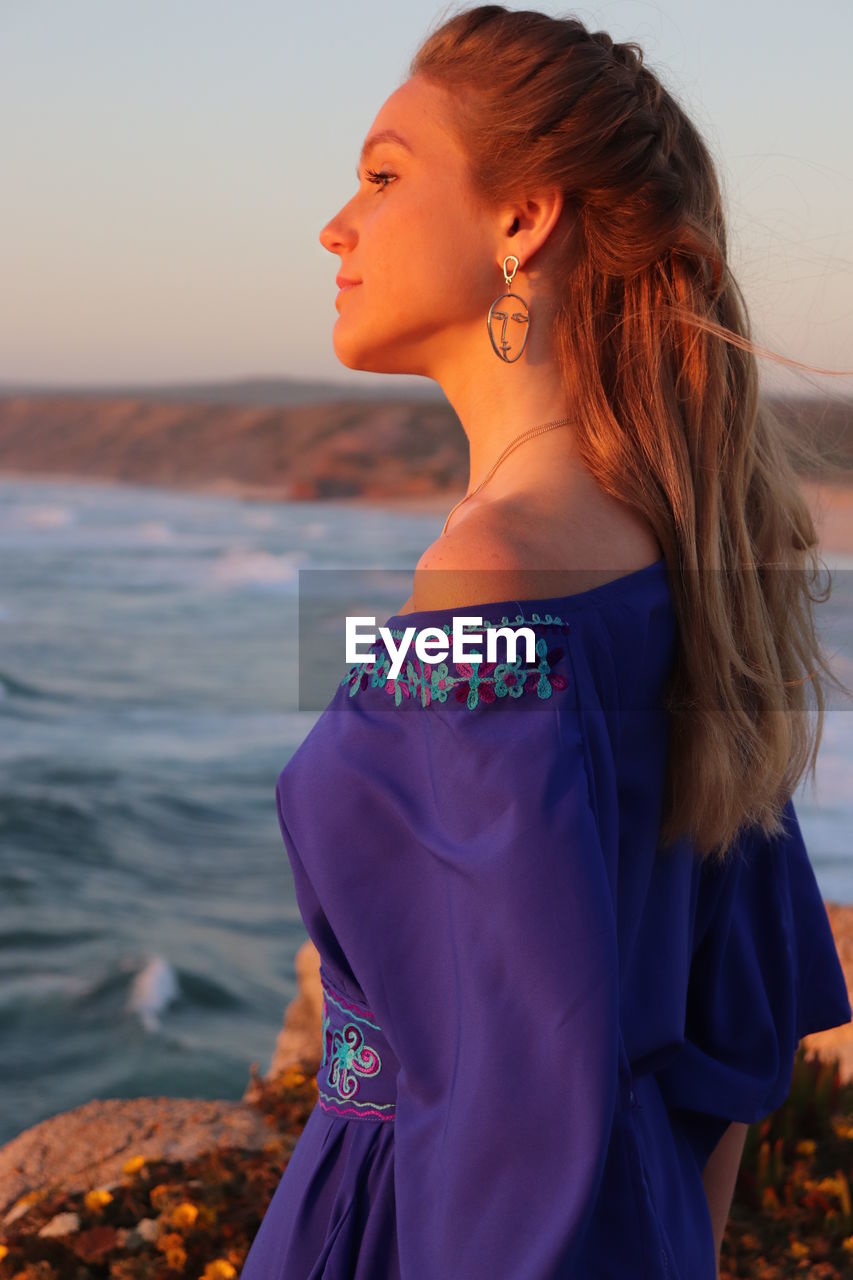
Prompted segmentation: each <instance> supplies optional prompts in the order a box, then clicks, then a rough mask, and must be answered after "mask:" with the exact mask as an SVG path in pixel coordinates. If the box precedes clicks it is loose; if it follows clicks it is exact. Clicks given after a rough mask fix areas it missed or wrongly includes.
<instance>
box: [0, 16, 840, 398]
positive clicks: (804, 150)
mask: <svg viewBox="0 0 853 1280" xmlns="http://www.w3.org/2000/svg"><path fill="white" fill-rule="evenodd" d="M457 7H462V6H461V5H458V6H457V5H448V4H444V3H442V4H434V3H432V0H423V2H419V3H418V4H412V3H408V4H405V3H401V2H400V0H360V2H359V4H358V5H352V4H346V5H345V4H344V3H331V2H330V0H309V2H308V3H305V2H304V0H232V2H231V3H224V2H223V0H144V3H140V2H137V0H122V3H116V0H74V3H73V4H69V3H68V2H67V0H0V147H2V156H3V194H2V201H0V227H2V235H0V281H2V296H3V300H4V304H5V305H3V306H2V307H0V383H3V382H6V383H10V382H29V383H40V384H42V383H43V384H55V385H63V386H73V385H78V384H79V385H81V386H82V385H92V384H96V383H97V384H102V385H105V386H108V385H119V384H121V383H128V382H132V383H135V384H140V383H149V382H150V383H158V382H173V381H176V380H180V381H183V382H186V381H195V380H199V381H201V380H216V381H219V380H228V379H237V378H240V379H242V378H252V377H300V378H305V377H308V378H323V379H330V380H333V381H335V382H338V383H341V384H344V385H354V384H355V383H358V384H359V385H360V386H362V387H363V386H368V385H370V384H371V383H376V384H377V385H378V384H381V385H383V386H386V387H387V385H388V384H389V382H390V381H391V379H390V378H389V377H387V376H385V377H382V376H381V375H379V376H377V375H372V374H366V373H362V372H360V371H357V370H351V369H347V368H346V367H345V366H343V365H342V364H341V363H340V361H339V360H338V359H337V357H336V356H335V353H334V349H333V347H332V338H331V334H332V328H333V326H334V323H335V320H336V318H337V311H336V309H335V294H336V286H335V283H334V278H335V274H336V272H337V271H338V269H339V265H340V264H339V259H338V257H337V256H336V255H333V254H330V253H328V252H327V251H326V250H325V249H324V248H323V247H322V245H321V244H320V242H319V238H318V237H319V233H320V230H321V228H322V227H323V225H324V224H325V223H326V222H327V221H328V220H329V219H330V218H331V217H332V216H333V214H335V213H336V212H337V210H338V209H339V208H340V207H341V206H342V205H343V204H345V203H346V202H347V201H348V200H349V199H350V198H351V196H352V195H353V194H354V192H355V189H356V178H355V165H356V162H357V159H358V152H359V149H360V146H361V143H362V141H363V140H364V138H365V137H366V136H367V134H368V132H369V131H370V125H371V122H372V120H373V118H374V117H375V115H376V114H377V113H378V111H379V108H380V106H381V105H382V102H383V101H384V99H385V98H386V97H387V96H388V95H389V94H390V93H392V92H393V90H394V89H395V88H396V86H397V85H398V84H399V83H400V82H401V80H402V79H403V78H404V75H405V71H406V67H407V65H408V62H409V60H410V58H411V57H412V55H413V54H414V52H415V50H416V48H417V47H418V45H419V43H420V42H421V40H422V39H423V38H424V37H425V36H426V34H427V33H428V31H429V29H430V28H432V27H433V26H434V25H437V24H438V22H439V20H440V19H441V18H442V17H446V16H449V15H450V13H451V12H452V11H453V10H454V9H455V8H457ZM506 7H507V8H511V9H524V8H538V9H539V10H540V11H542V12H546V13H549V14H552V15H554V16H575V17H578V18H580V19H581V20H582V21H583V22H584V23H585V24H586V25H587V26H588V27H590V28H591V29H594V30H598V29H604V30H606V31H608V32H609V33H610V34H611V35H612V36H613V38H614V39H615V40H620V41H622V40H636V41H637V42H638V43H639V44H640V45H641V46H642V48H643V51H644V56H645V61H646V63H647V65H649V66H650V67H651V68H652V69H653V70H654V71H655V72H656V73H657V74H658V75H659V76H660V78H661V79H662V80H663V82H664V84H665V85H666V87H667V88H668V89H669V90H670V92H672V93H674V94H675V95H676V97H678V99H679V101H680V102H681V103H682V105H683V106H684V107H685V109H686V110H687V111H688V113H689V114H691V117H692V119H693V120H694V121H695V123H696V124H697V126H698V127H699V129H700V132H701V133H702V135H703V137H704V138H705V140H706V142H707V144H708V145H709V147H710V149H711V151H712V154H713V155H714V158H715V160H716V162H717V165H718V170H719V173H720V177H721V180H722V184H723V190H724V198H725V208H726V214H727V218H728V234H729V246H730V262H731V266H732V269H733V271H734V273H735V275H736V276H737V279H738V281H739V283H740V285H741V288H742V290H743V292H744V294H745V297H746V301H747V305H748V307H749V311H750V316H751V320H752V325H753V338H754V339H755V340H756V341H757V342H759V343H761V344H762V345H764V346H769V347H771V348H773V349H774V350H776V351H779V352H780V353H782V354H784V355H786V356H789V357H792V358H794V359H797V360H802V361H806V362H809V363H811V364H817V365H821V366H824V367H829V368H834V369H846V370H850V369H853V148H852V147H851V146H850V131H851V123H853V88H851V78H850V74H849V57H850V53H849V51H850V48H851V45H853V5H851V4H850V2H849V0H812V2H811V3H810V4H808V5H806V6H803V5H800V4H796V5H795V4H793V3H791V2H790V0H737V2H735V0H716V2H715V3H714V4H713V5H711V4H709V3H708V2H707V0H657V2H655V3H651V2H649V0H613V2H607V0H604V2H602V3H599V4H596V5H577V6H574V7H571V8H570V7H568V6H563V5H557V4H552V3H547V2H546V3H540V4H538V5H537V4H529V3H528V4H507V5H506ZM451 284H452V279H451V275H450V273H449V274H448V287H450V286H451ZM760 367H761V377H762V381H763V383H764V384H765V385H767V386H768V387H770V386H773V387H775V386H776V385H777V384H778V385H780V386H784V387H786V388H790V389H792V390H794V391H796V392H797V393H799V394H802V393H805V392H808V391H809V390H811V389H813V388H817V389H825V388H827V387H831V388H832V389H834V390H835V391H838V392H842V393H843V394H845V395H846V394H849V393H850V392H851V388H853V378H851V377H850V376H848V377H846V378H843V379H841V378H835V379H827V378H825V377H823V376H821V375H815V374H811V373H796V374H794V375H792V374H790V373H788V372H782V373H778V372H777V371H776V369H775V366H772V365H771V364H770V362H768V361H767V360H762V361H760ZM409 381H411V383H417V384H420V385H421V386H422V385H423V382H424V380H423V379H420V378H414V379H411V380H408V379H406V378H403V377H400V376H395V377H394V383H395V385H396V386H397V387H398V388H400V389H403V388H404V387H405V385H406V384H407V382H409Z"/></svg>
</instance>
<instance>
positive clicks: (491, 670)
mask: <svg viewBox="0 0 853 1280" xmlns="http://www.w3.org/2000/svg"><path fill="white" fill-rule="evenodd" d="M529 622H538V623H543V622H544V623H546V624H549V625H553V626H557V627H559V628H560V629H561V630H562V631H568V629H569V624H568V623H567V622H563V620H562V618H560V617H559V615H552V614H550V613H546V614H545V615H544V616H540V615H539V614H538V613H534V614H533V616H532V617H531V618H525V617H524V616H523V615H522V614H516V617H515V619H514V623H515V624H522V623H529ZM507 625H509V619H508V618H506V617H504V618H502V619H501V622H500V623H495V622H489V621H488V620H485V621H484V622H483V623H482V625H481V626H479V627H476V628H474V634H476V633H477V632H478V631H481V630H484V629H486V628H487V627H497V626H507ZM389 630H390V634H391V635H392V636H394V637H395V638H402V637H403V636H404V635H405V632H404V631H402V630H397V629H396V628H393V627H392V628H390V629H389ZM441 630H442V631H444V632H445V634H446V635H450V633H451V631H452V625H451V624H450V623H444V624H443V626H442V627H441ZM536 656H537V658H538V661H537V663H536V664H535V665H534V666H528V665H526V664H525V663H524V661H523V659H522V658H521V657H520V656H519V657H517V658H516V660H515V661H514V662H498V663H494V662H472V663H468V662H459V663H455V664H454V663H451V664H450V665H448V663H447V662H439V663H422V662H421V661H420V659H419V658H417V657H415V659H414V660H412V659H411V658H409V659H407V660H406V665H405V670H404V671H401V672H400V674H399V675H398V676H397V677H396V679H393V680H392V679H390V678H389V677H388V672H389V670H390V668H391V659H390V656H389V655H388V654H387V652H383V653H382V654H381V655H375V662H373V663H370V662H368V661H367V660H365V661H364V662H360V663H353V664H352V666H350V667H349V668H348V669H347V672H346V675H345V676H344V677H343V679H342V680H341V681H340V684H341V686H343V685H347V684H348V685H349V686H350V689H349V696H350V697H351V698H352V697H354V696H355V695H356V694H357V693H359V692H360V691H361V690H362V689H367V688H373V689H378V688H380V687H382V688H384V689H385V692H386V693H388V694H393V697H394V703H395V706H398V707H399V705H400V703H401V702H402V701H403V699H404V698H409V699H411V700H412V701H415V700H417V701H418V702H419V703H420V705H421V706H422V707H427V706H429V705H430V703H431V702H433V701H435V702H446V701H447V698H448V695H449V694H450V692H451V691H452V692H453V695H454V697H455V698H456V701H457V702H464V703H465V704H466V706H467V707H468V710H469V711H473V710H474V709H475V708H476V707H477V706H478V705H479V703H480V702H484V703H491V702H494V701H495V699H496V698H506V697H510V698H520V697H521V696H522V694H524V693H532V692H534V691H535V692H536V694H537V696H538V697H539V698H550V697H551V694H552V691H553V690H554V689H558V690H562V689H566V688H568V683H569V682H568V680H567V679H566V677H565V676H563V675H561V674H560V673H559V672H556V671H552V667H554V666H555V665H556V664H557V663H558V662H559V661H560V659H561V658H562V656H563V650H562V649H559V648H557V649H549V648H548V644H547V642H546V641H545V640H544V639H543V637H541V636H540V637H539V638H538V639H537V641H536ZM451 667H452V668H453V670H452V671H451V669H450V668H451Z"/></svg>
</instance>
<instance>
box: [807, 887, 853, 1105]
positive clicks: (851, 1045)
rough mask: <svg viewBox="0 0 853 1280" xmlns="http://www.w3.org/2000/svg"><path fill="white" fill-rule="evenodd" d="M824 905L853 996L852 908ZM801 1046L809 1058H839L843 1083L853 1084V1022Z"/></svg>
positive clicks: (809, 1037)
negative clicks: (849, 1082)
mask: <svg viewBox="0 0 853 1280" xmlns="http://www.w3.org/2000/svg"><path fill="white" fill-rule="evenodd" d="M824 905H825V906H826V914H827V915H828V917H829V925H830V928H831V929H832V936H833V937H834V939H835V945H836V947H837V949H838V958H839V959H840V961H841V967H842V969H843V970H844V978H845V981H846V982H847V990H848V992H853V907H848V906H845V905H844V904H843V903H838V902H827V903H825V904H824ZM800 1043H801V1044H802V1046H803V1048H804V1049H805V1051H806V1055H807V1056H808V1057H810V1058H811V1057H819V1058H835V1057H837V1058H838V1060H839V1075H840V1077H841V1081H842V1083H843V1084H846V1083H847V1082H848V1081H850V1080H853V1022H845V1023H844V1025H843V1026H840V1027H831V1028H830V1029H829V1031H816V1032H815V1033H814V1034H813V1035H810V1036H803V1038H802V1040H801V1042H800Z"/></svg>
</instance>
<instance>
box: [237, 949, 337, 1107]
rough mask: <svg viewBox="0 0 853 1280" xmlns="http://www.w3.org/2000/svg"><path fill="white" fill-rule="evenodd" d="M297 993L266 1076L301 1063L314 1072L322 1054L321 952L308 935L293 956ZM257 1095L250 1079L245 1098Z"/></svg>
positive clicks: (271, 1075) (279, 1035) (285, 1013)
mask: <svg viewBox="0 0 853 1280" xmlns="http://www.w3.org/2000/svg"><path fill="white" fill-rule="evenodd" d="M294 966H295V968H296V979H297V984H298V993H297V995H296V997H295V998H294V999H293V1000H291V1002H290V1004H289V1005H288V1006H287V1008H286V1009H285V1011H284V1025H283V1026H282V1029H281V1031H279V1033H278V1038H277V1040H276V1042H275V1049H274V1050H273V1055H272V1061H271V1063H270V1068H269V1071H268V1072H267V1073H266V1076H265V1077H264V1078H265V1079H267V1080H271V1079H273V1078H274V1077H275V1076H278V1075H281V1073H282V1072H283V1071H284V1070H286V1068H287V1067H291V1066H295V1065H300V1066H302V1067H303V1068H304V1069H305V1070H306V1073H307V1074H312V1075H313V1074H314V1073H315V1072H316V1071H317V1070H318V1068H319V1066H320V1061H321V1059H322V1056H323V1050H322V1045H321V1042H320V1039H321V1034H322V1021H323V989H322V987H321V985H320V954H319V952H318V951H317V948H316V947H315V946H314V943H313V942H312V941H311V939H310V938H308V939H307V940H306V941H305V942H303V944H302V946H301V947H300V948H299V950H298V951H297V953H296V957H295V960H294ZM253 1096H254V1092H253V1087H252V1084H251V1083H250V1084H249V1086H248V1088H247V1089H246V1092H245V1093H244V1095H243V1097H244V1099H251V1098H252V1097H253Z"/></svg>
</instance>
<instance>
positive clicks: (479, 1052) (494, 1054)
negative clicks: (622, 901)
mask: <svg viewBox="0 0 853 1280" xmlns="http://www.w3.org/2000/svg"><path fill="white" fill-rule="evenodd" d="M560 641H561V637H560V636H559V635H558V636H557V637H556V640H555V639H554V638H553V636H550V635H549V636H548V638H547V639H546V638H544V637H543V636H542V635H541V634H540V636H539V639H538V650H537V654H538V656H537V660H536V661H535V662H534V663H533V664H532V666H530V667H528V668H527V669H525V668H524V664H522V666H521V668H518V667H516V668H514V669H508V668H506V667H505V668H504V669H503V670H500V669H495V668H494V667H493V666H489V665H486V664H484V665H481V668H480V675H479V677H478V676H477V675H474V676H473V677H471V669H470V668H465V667H462V668H459V667H457V668H455V670H451V671H450V672H449V671H448V669H447V665H445V666H444V671H443V674H441V675H440V676H439V678H437V679H436V678H434V677H435V676H436V673H435V671H432V672H431V673H430V672H429V671H428V672H427V675H426V677H425V678H424V679H425V682H423V683H421V682H420V680H421V677H420V673H418V672H411V671H410V676H411V677H412V678H411V679H410V682H409V688H408V691H407V692H406V693H405V694H404V695H403V696H402V697H400V698H398V697H396V696H395V697H388V696H387V694H388V692H390V689H388V688H387V686H386V689H383V688H382V687H381V684H380V686H379V687H377V688H373V687H372V686H371V685H370V684H368V682H367V681H364V682H363V683H360V684H359V685H357V686H355V687H353V688H352V689H351V690H350V694H351V695H352V696H351V697H348V696H346V695H345V696H344V701H345V702H346V704H347V705H346V706H343V707H341V708H340V711H339V715H338V721H337V724H336V726H335V742H336V749H335V752H334V761H333V763H332V771H333V776H334V783H335V788H336V790H337V789H338V788H343V790H344V791H345V793H346V797H347V804H346V811H345V817H344V816H342V817H341V819H340V823H339V825H337V828H336V830H335V832H334V833H333V838H334V839H337V840H339V850H340V852H339V856H338V857H337V859H336V869H335V872H334V873H333V878H334V881H335V883H334V884H332V883H331V879H330V880H329V881H327V882H326V883H325V884H321V885H319V886H318V892H319V896H320V898H321V900H324V905H325V909H326V911H327V914H328V915H329V921H330V924H331V925H332V927H333V929H334V931H335V934H336V936H337V937H338V939H339V940H340V942H341V945H342V948H343V951H344V952H345V953H346V956H347V959H348V961H349V963H350V964H351V966H352V970H353V973H354V974H355V976H356V979H357V981H358V983H359V985H360V986H361V988H362V990H363V992H364V994H365V996H366V999H367V1002H368V1003H369V1005H370V1008H371V1010H372V1011H373V1013H374V1014H375V1016H376V1018H377V1020H378V1022H379V1023H380V1025H381V1026H382V1028H383V1030H384V1033H385V1035H386V1038H387V1040H388V1042H389V1044H390V1046H391V1048H392V1049H393V1051H394V1054H395V1056H396V1058H397V1060H398V1061H399V1063H400V1069H399V1072H398V1075H397V1096H396V1115H395V1131H394V1144H395V1156H394V1185H395V1201H396V1223H397V1240H398V1249H399V1258H400V1270H401V1274H402V1275H403V1276H405V1277H406V1280H437V1278H438V1277H451V1276H465V1277H466V1280H494V1278H495V1277H497V1276H506V1277H510V1276H511V1277H512V1278H513V1280H546V1278H551V1277H553V1276H556V1275H558V1274H559V1275H574V1274H576V1271H575V1269H574V1268H575V1267H576V1266H577V1264H578V1260H579V1259H580V1258H581V1255H582V1250H583V1245H584V1237H585V1234H586V1232H587V1229H588V1226H589V1223H590V1219H591V1216H592V1212H593V1209H594V1207H595V1204H596V1198H597V1194H598V1191H599V1187H600V1185H601V1182H602V1177H603V1172H604V1165H605V1160H606V1157H607V1153H608V1146H609V1141H610V1133H611V1128H612V1125H613V1120H614V1114H615V1108H616V1101H617V1091H618V1081H619V1030H618V1027H619V1008H618V955H617V935H616V920H615V912H614V905H613V898H612V893H611V888H610V881H609V877H608V874H607V869H606V866H605V861H604V857H603V854H602V847H601V842H600V839H599V831H598V826H597V821H596V817H595V814H594V810H593V806H592V802H591V791H590V783H589V774H588V768H587V762H586V754H585V747H584V739H583V734H582V729H581V719H580V715H579V712H578V708H577V701H576V695H575V689H574V686H573V684H572V680H571V676H570V670H571V668H570V663H569V659H568V654H567V653H566V644H565V642H563V643H560ZM426 682H428V683H426ZM425 689H426V690H427V692H428V694H429V698H428V703H427V705H424V699H423V698H422V696H421V694H422V693H423V692H424V690H425ZM513 690H514V691H515V692H513ZM393 692H394V693H395V695H396V694H397V693H398V692H399V690H398V689H395V690H394V691H393ZM442 694H443V695H444V697H442V696H441V695H442ZM318 763H319V758H318ZM316 774H317V771H312V776H316ZM316 787H317V794H316V806H315V807H317V808H318V809H320V810H321V811H322V814H323V816H322V820H321V821H320V822H319V823H318V824H317V825H316V826H315V828H314V829H315V831H322V838H323V839H324V840H328V839H329V838H330V830H329V822H330V821H334V819H333V815H332V813H331V812H330V811H331V810H333V809H334V805H335V801H334V799H333V798H332V797H330V796H329V795H328V794H327V793H326V791H325V785H324V782H323V779H322V778H320V777H319V776H316ZM282 807H283V810H284V813H285V815H286V812H287V806H286V797H285V803H284V804H283V806H282ZM342 813H343V811H342ZM290 835H291V837H292V839H293V840H294V841H295V844H296V847H297V848H299V847H300V845H303V846H304V845H305V843H306V842H308V841H310V839H311V838H312V837H311V835H310V833H309V832H308V831H304V832H301V833H300V832H295V831H294V832H291V833H290ZM308 861H311V862H314V864H315V866H317V865H318V864H319V862H320V861H321V859H319V858H318V859H314V858H312V856H311V852H310V850H309V853H308Z"/></svg>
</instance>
